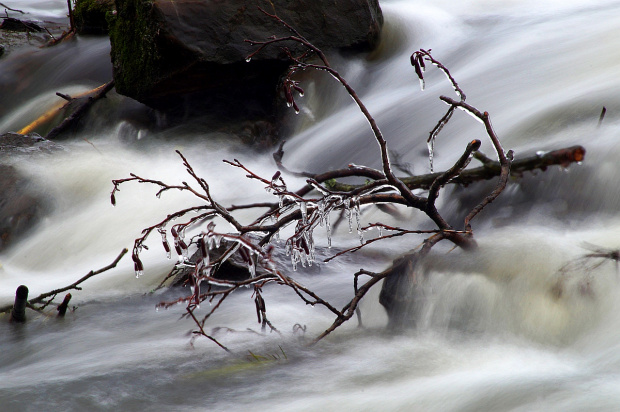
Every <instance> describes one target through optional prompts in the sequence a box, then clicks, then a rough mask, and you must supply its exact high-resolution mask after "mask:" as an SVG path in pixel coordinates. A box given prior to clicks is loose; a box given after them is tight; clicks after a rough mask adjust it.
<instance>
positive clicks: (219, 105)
mask: <svg viewBox="0 0 620 412" xmlns="http://www.w3.org/2000/svg"><path fill="white" fill-rule="evenodd" d="M258 6H261V7H263V8H265V10H267V11H269V12H274V10H275V12H276V13H277V14H278V15H279V16H280V17H281V18H282V19H283V20H285V21H287V22H288V23H290V24H291V25H292V26H293V27H295V28H296V29H297V30H298V31H299V32H300V33H302V34H303V35H304V36H306V37H307V38H308V40H310V41H311V42H313V43H314V44H316V45H317V46H318V47H321V48H323V49H325V50H328V49H335V48H337V49H350V50H369V49H371V48H372V47H373V46H374V45H375V44H376V43H377V41H378V36H379V32H380V28H381V25H382V22H383V17H382V14H381V10H380V8H379V4H378V2H377V0H339V1H337V2H334V1H328V0H313V1H301V0H299V1H286V0H274V1H267V0H252V1H247V0H243V1H241V0H228V1H216V0H205V1H200V2H196V1H189V0H176V1H172V0H154V1H151V0H116V15H115V17H114V18H113V19H111V21H110V41H111V44H112V51H111V56H112V62H113V66H114V79H115V82H116V90H117V91H118V92H119V93H121V94H125V95H127V96H129V97H132V98H135V99H137V100H139V101H141V102H143V103H146V104H147V105H149V106H151V107H154V108H157V109H160V110H164V111H168V112H175V111H179V112H183V113H187V111H188V110H189V111H192V110H193V111H203V110H209V111H212V112H216V113H218V114H221V115H223V116H227V117H230V118H241V117H242V118H246V119H247V118H256V117H264V116H265V115H269V114H272V113H273V103H274V100H275V97H276V95H277V84H278V80H279V78H280V76H281V75H282V74H283V73H284V72H285V70H286V69H287V67H288V65H289V59H288V57H287V55H286V53H284V52H283V51H282V50H281V48H280V47H277V46H272V47H267V48H266V49H265V50H264V51H262V52H261V53H260V54H258V55H256V56H255V57H254V58H252V60H251V62H249V63H248V62H246V57H247V56H248V55H249V54H251V53H252V52H253V51H255V50H256V46H252V45H250V44H249V43H247V42H245V41H244V40H246V39H251V40H258V41H261V40H267V39H269V38H270V37H271V36H273V35H275V36H289V35H291V33H290V32H289V31H288V30H287V29H286V28H285V27H284V26H282V24H280V23H278V22H277V21H275V20H274V19H272V18H270V17H268V16H266V15H264V14H263V13H261V12H260V11H259V10H258ZM286 46H287V47H290V48H291V50H292V52H293V53H297V52H298V51H299V50H300V49H299V47H298V45H296V44H295V43H292V42H289V43H288V44H286ZM197 102H200V103H201V104H200V106H196V104H197Z"/></svg>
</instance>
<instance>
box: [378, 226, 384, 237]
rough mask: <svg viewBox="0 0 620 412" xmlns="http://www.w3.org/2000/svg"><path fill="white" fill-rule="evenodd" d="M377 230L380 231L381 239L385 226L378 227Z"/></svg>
mask: <svg viewBox="0 0 620 412" xmlns="http://www.w3.org/2000/svg"><path fill="white" fill-rule="evenodd" d="M377 229H379V237H383V226H377Z"/></svg>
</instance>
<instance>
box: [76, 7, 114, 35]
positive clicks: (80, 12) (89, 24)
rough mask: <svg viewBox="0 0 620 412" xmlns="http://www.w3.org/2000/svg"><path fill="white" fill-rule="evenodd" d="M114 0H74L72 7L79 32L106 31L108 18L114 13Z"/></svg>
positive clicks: (94, 32)
mask: <svg viewBox="0 0 620 412" xmlns="http://www.w3.org/2000/svg"><path fill="white" fill-rule="evenodd" d="M114 7H115V5H114V0H76V2H75V6H74V7H73V19H74V21H75V28H76V30H77V32H78V33H79V34H106V33H108V18H109V17H110V16H111V15H112V14H113V13H114Z"/></svg>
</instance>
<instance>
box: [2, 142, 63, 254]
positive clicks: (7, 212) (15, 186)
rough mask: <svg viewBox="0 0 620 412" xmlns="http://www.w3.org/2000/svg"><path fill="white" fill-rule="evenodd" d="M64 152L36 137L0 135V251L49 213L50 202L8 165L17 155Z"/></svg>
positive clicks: (29, 181)
mask: <svg viewBox="0 0 620 412" xmlns="http://www.w3.org/2000/svg"><path fill="white" fill-rule="evenodd" d="M58 150H63V148H62V146H59V145H57V144H55V143H53V142H50V141H49V140H45V139H43V138H42V137H41V136H38V135H36V134H32V135H27V136H25V135H21V134H18V133H4V134H2V135H0V176H2V179H0V250H4V249H6V248H7V247H8V246H10V245H11V244H12V243H13V242H14V241H15V240H17V239H19V238H21V237H22V236H23V235H24V234H26V233H28V231H30V230H31V229H32V228H33V227H34V225H35V224H36V223H37V222H39V220H40V219H41V218H42V217H43V216H44V215H45V214H46V213H47V212H48V211H49V210H50V207H49V205H50V200H49V199H48V198H47V197H46V196H44V195H43V194H42V192H41V191H39V190H37V188H36V184H35V182H33V181H32V180H30V179H29V178H27V177H26V176H24V175H23V174H22V173H21V172H20V171H19V170H18V169H17V168H16V167H15V166H13V165H12V164H9V163H10V162H13V161H15V158H16V157H17V156H20V155H27V156H32V155H37V154H39V155H42V154H49V153H51V152H54V151H58Z"/></svg>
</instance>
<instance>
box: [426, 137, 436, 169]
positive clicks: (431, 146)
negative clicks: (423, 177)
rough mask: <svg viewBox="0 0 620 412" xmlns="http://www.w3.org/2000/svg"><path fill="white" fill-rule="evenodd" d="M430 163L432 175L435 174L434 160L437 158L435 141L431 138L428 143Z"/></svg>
mask: <svg viewBox="0 0 620 412" xmlns="http://www.w3.org/2000/svg"><path fill="white" fill-rule="evenodd" d="M427 146H428V162H429V164H430V168H431V173H433V158H434V157H435V139H434V138H431V139H430V140H429V141H428V143H427Z"/></svg>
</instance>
